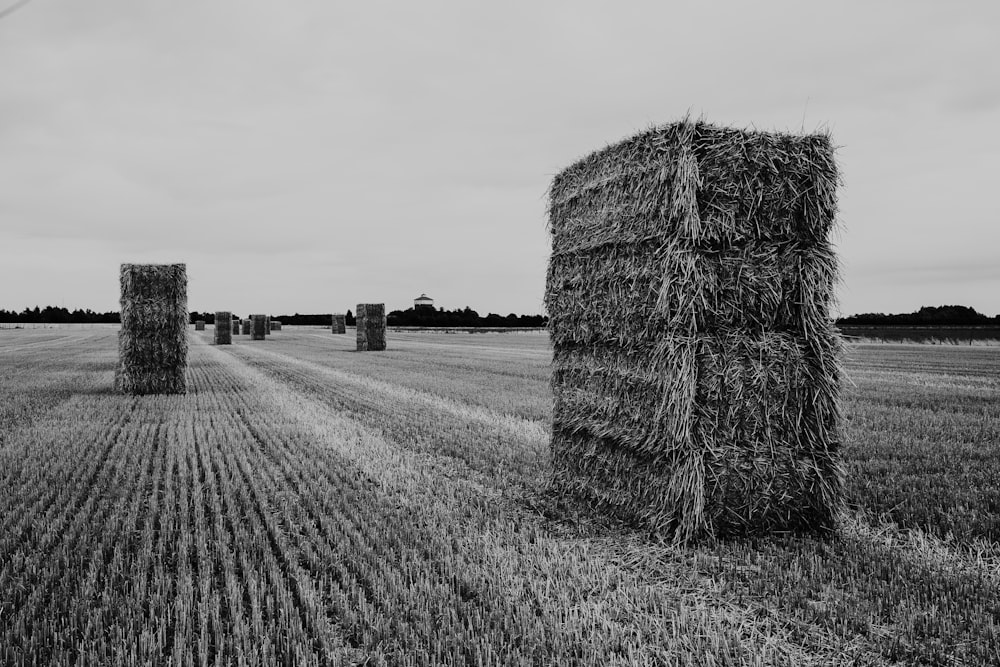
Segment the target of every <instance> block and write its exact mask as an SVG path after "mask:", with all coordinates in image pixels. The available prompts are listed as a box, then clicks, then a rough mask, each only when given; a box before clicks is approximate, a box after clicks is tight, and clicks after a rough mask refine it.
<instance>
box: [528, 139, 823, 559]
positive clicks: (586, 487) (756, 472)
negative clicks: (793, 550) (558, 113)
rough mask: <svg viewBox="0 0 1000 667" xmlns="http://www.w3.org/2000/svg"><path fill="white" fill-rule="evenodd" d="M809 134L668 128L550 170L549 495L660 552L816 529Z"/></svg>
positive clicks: (817, 183)
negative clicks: (710, 540) (634, 525)
mask: <svg viewBox="0 0 1000 667" xmlns="http://www.w3.org/2000/svg"><path fill="white" fill-rule="evenodd" d="M837 181H838V176H837V169H836V164H835V161H834V156H833V148H832V146H831V143H830V138H829V136H827V135H823V134H819V135H810V136H792V135H784V134H773V133H763V132H750V131H742V130H734V129H728V128H721V127H716V126H713V125H709V124H706V123H704V122H692V121H690V120H684V121H682V122H679V123H674V124H671V125H666V126H662V127H657V128H654V129H652V130H649V131H647V132H644V133H642V134H640V135H637V136H635V137H633V138H631V139H628V140H626V141H623V142H621V143H618V144H615V145H612V146H609V147H607V148H605V149H604V150H602V151H599V152H597V153H594V154H593V155H590V156H588V157H586V158H584V159H583V160H581V161H579V162H577V163H576V164H574V165H573V166H571V167H569V168H568V169H566V170H565V171H564V172H562V173H560V174H559V175H557V176H556V177H555V179H554V181H553V183H552V186H551V189H550V192H549V196H550V208H549V227H550V232H551V238H552V254H551V257H550V261H549V267H548V277H547V284H546V294H545V301H546V306H547V310H548V313H549V316H550V321H549V329H550V336H551V339H552V342H553V346H554V360H553V377H552V386H553V390H554V394H555V404H554V414H553V434H552V453H553V460H554V484H555V486H556V488H558V489H561V490H562V491H565V492H569V493H572V494H575V495H577V496H579V497H581V498H583V499H585V500H587V501H589V502H591V503H592V504H594V505H597V506H599V507H601V508H603V509H605V510H608V511H610V512H612V513H615V514H618V515H621V516H623V517H625V518H627V519H629V520H634V521H637V522H639V523H642V524H645V525H647V526H649V527H651V528H653V529H654V530H656V531H658V532H661V533H664V534H670V535H672V536H673V538H674V539H675V540H677V541H682V542H683V541H688V540H690V539H693V538H696V537H699V536H702V535H707V534H711V535H729V534H745V533H762V532H770V531H783V530H800V529H806V530H810V529H815V530H825V529H827V528H829V527H830V526H831V525H832V521H833V517H834V515H835V513H836V511H837V509H838V507H839V505H840V502H841V488H842V474H843V473H842V471H841V468H840V465H839V463H838V460H837V450H838V448H839V444H840V443H839V435H838V429H837V422H838V402H837V396H838V392H839V387H840V377H841V374H840V367H839V358H840V349H841V342H840V338H839V336H838V334H837V333H836V330H835V329H834V327H833V326H832V323H831V320H830V318H829V310H830V306H831V302H832V300H833V295H834V287H835V285H836V280H837V260H836V257H835V255H834V252H833V250H832V248H831V246H830V244H829V242H828V240H827V238H828V236H829V233H830V231H831V229H832V227H833V225H834V222H835V213H836V186H837Z"/></svg>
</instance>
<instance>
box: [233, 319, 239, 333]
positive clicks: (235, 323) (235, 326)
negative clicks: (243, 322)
mask: <svg viewBox="0 0 1000 667" xmlns="http://www.w3.org/2000/svg"><path fill="white" fill-rule="evenodd" d="M233 335H234V336H238V335H240V321H239V320H233Z"/></svg>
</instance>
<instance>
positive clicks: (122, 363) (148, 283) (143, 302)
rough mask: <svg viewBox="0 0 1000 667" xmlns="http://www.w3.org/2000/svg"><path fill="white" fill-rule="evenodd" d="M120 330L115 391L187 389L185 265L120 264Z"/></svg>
mask: <svg viewBox="0 0 1000 667" xmlns="http://www.w3.org/2000/svg"><path fill="white" fill-rule="evenodd" d="M120 279H121V330H120V331H119V332H118V360H119V362H118V369H117V371H116V372H115V388H116V390H118V391H120V392H123V393H126V394H140V395H141V394H183V393H185V392H186V391H187V353H188V341H187V335H188V334H187V328H188V310H187V267H186V265H184V264H122V265H121V274H120Z"/></svg>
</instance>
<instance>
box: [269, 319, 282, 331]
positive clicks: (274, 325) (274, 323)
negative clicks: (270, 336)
mask: <svg viewBox="0 0 1000 667" xmlns="http://www.w3.org/2000/svg"><path fill="white" fill-rule="evenodd" d="M271 331H281V320H271Z"/></svg>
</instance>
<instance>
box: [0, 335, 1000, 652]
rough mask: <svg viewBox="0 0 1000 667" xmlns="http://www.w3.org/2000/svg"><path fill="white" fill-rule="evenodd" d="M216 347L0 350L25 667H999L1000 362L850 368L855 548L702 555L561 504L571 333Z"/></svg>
mask: <svg viewBox="0 0 1000 667" xmlns="http://www.w3.org/2000/svg"><path fill="white" fill-rule="evenodd" d="M211 336H212V329H211V327H208V330H207V331H204V332H194V331H193V330H192V331H191V334H190V340H191V350H190V373H189V378H190V380H189V393H188V394H187V395H185V396H170V397H164V396H157V397H125V396H119V395H115V394H114V393H113V392H112V379H113V373H114V366H115V363H116V359H117V348H116V331H115V329H114V328H113V327H65V328H61V329H37V330H30V329H29V330H13V331H12V330H4V331H0V663H2V664H11V665H18V664H47V663H50V664H140V663H142V664H166V663H168V662H169V663H171V664H228V663H234V664H235V663H239V662H241V661H242V662H243V663H244V664H251V665H252V664H275V663H285V664H354V663H363V662H366V661H367V662H368V663H369V664H403V665H406V664H413V665H432V664H433V665H437V664H463V665H464V664H497V665H500V664H504V665H506V664H537V665H550V664H593V665H610V664H622V665H625V664H628V665H632V664H639V665H641V664H704V665H717V664H733V665H738V664H759V665H772V664H789V665H807V664H822V665H826V664H905V665H910V664H942V665H945V664H968V665H981V664H1000V648H998V647H1000V348H996V347H968V346H965V347H959V346H941V345H938V346H929V345H900V346H889V345H852V346H849V347H848V355H847V360H846V377H847V380H848V381H847V382H846V387H845V400H844V449H843V453H844V462H845V466H846V469H847V472H848V475H847V480H848V498H849V508H848V510H847V511H846V512H845V513H844V514H843V516H841V517H840V523H839V527H838V529H837V531H836V533H835V534H833V535H831V536H828V537H825V538H817V537H795V536H779V537H770V538H755V539H744V540H733V541H727V542H721V543H717V544H703V545H699V546H694V547H683V548H682V547H675V546H672V545H670V544H667V543H662V542H660V541H658V540H656V539H655V538H654V537H652V536H650V535H647V534H645V533H643V532H642V531H641V530H637V529H634V528H630V527H628V526H622V525H618V524H613V523H610V522H608V521H602V520H600V519H597V518H595V517H593V516H591V515H589V514H587V513H585V512H577V511H575V510H570V509H568V508H566V507H556V506H554V505H553V501H552V499H551V498H550V497H548V496H546V494H545V492H544V491H545V485H546V480H547V478H548V473H549V470H548V466H549V455H548V424H549V418H550V411H551V393H550V389H549V385H548V379H549V372H550V368H549V364H550V360H551V351H550V348H549V346H548V341H547V338H546V337H545V335H544V334H543V333H511V334H502V333H488V334H469V333H453V334H446V333H416V332H390V334H389V349H388V350H387V351H385V352H379V353H357V352H354V351H353V348H354V340H353V337H352V336H350V335H339V336H338V335H332V334H330V333H329V331H328V330H323V329H314V328H305V327H302V328H286V329H285V330H283V331H280V332H275V333H274V335H273V336H271V337H270V338H269V339H268V340H267V341H255V342H250V341H249V340H248V337H244V336H236V337H234V341H235V344H234V345H232V346H228V347H227V346H214V345H212V344H211Z"/></svg>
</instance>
